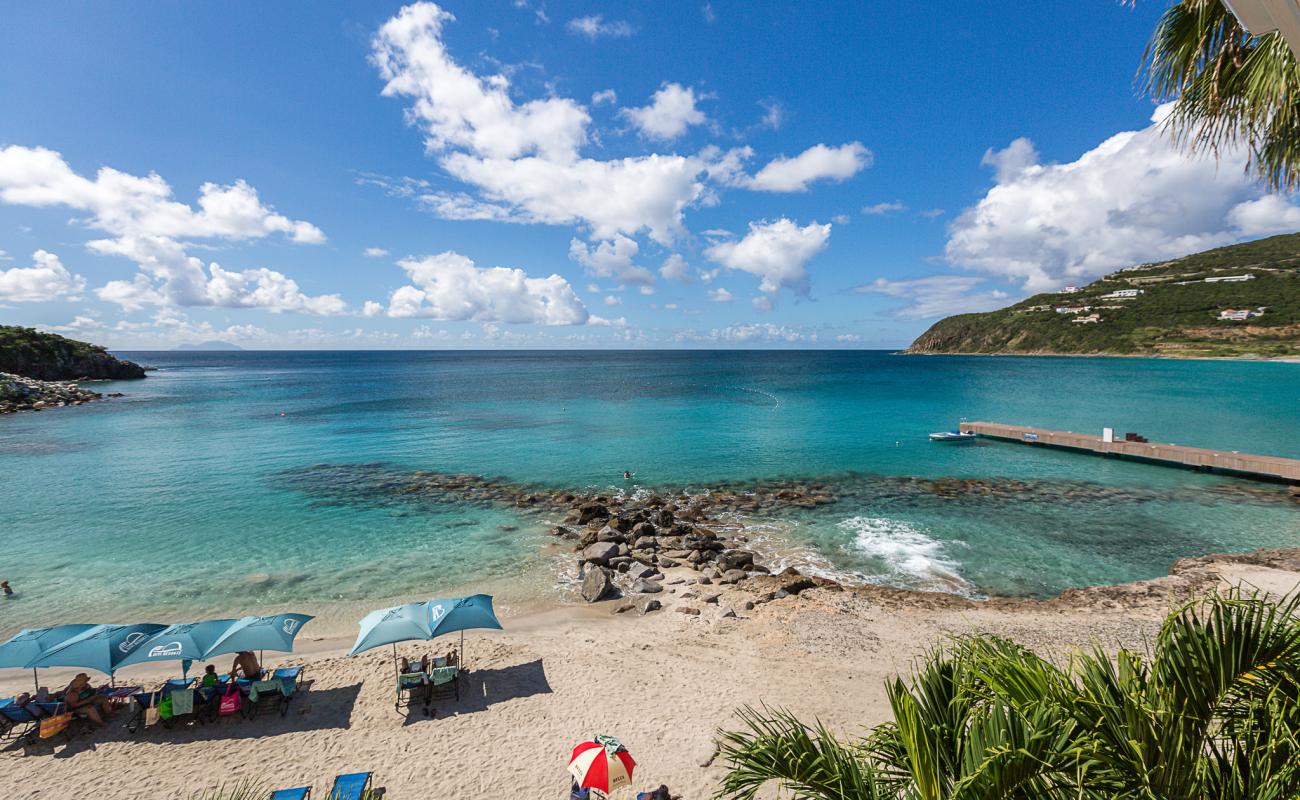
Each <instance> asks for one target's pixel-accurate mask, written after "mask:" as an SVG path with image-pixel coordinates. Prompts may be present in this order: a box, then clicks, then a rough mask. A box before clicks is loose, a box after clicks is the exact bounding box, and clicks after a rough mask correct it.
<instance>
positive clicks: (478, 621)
mask: <svg viewBox="0 0 1300 800" xmlns="http://www.w3.org/2000/svg"><path fill="white" fill-rule="evenodd" d="M471 628H493V629H496V630H501V623H500V622H498V621H497V617H496V613H495V612H494V611H493V610H492V596H491V595H486V594H475V595H470V596H469V597H452V598H447V599H443V600H426V601H424V602H420V603H407V604H406V605H404V606H394V607H392V608H381V609H380V610H378V611H372V612H370V613H369V614H367V615H366V616H365V618H363V619H362V620H361V632H360V633H359V634H358V636H357V643H356V644H355V645H353V646H352V650H351V651H349V652H348V655H350V656H355V655H357V654H358V653H364V652H365V651H367V650H370V649H372V648H375V647H381V646H383V645H386V644H391V645H393V657H394V659H396V657H397V642H409V641H423V640H427V639H433V638H436V637H438V636H442V635H443V634H447V633H455V632H457V631H465V630H469V629H471ZM460 645H461V647H460V651H461V653H462V654H463V653H464V652H465V636H464V634H463V633H462V634H461V640H460ZM462 663H463V659H462Z"/></svg>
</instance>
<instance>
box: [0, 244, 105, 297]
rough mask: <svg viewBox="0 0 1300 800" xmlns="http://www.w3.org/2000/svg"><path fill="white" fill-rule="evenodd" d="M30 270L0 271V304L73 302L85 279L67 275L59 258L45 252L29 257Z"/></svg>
mask: <svg viewBox="0 0 1300 800" xmlns="http://www.w3.org/2000/svg"><path fill="white" fill-rule="evenodd" d="M32 264H33V265H32V266H30V267H13V268H12V269H6V270H0V302H4V301H9V302H14V303H40V302H44V301H47V300H56V299H59V298H67V299H69V300H75V299H77V298H78V297H79V296H80V295H81V293H82V292H83V291H85V289H86V279H85V278H83V277H81V276H80V275H73V274H72V273H71V272H68V269H67V267H65V266H63V262H61V261H59V257H58V256H56V255H54V254H53V253H49V252H46V251H45V250H37V251H36V252H35V253H32Z"/></svg>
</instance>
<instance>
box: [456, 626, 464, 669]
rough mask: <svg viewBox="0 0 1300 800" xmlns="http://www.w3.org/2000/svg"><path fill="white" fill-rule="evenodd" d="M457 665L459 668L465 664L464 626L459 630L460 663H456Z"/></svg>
mask: <svg viewBox="0 0 1300 800" xmlns="http://www.w3.org/2000/svg"><path fill="white" fill-rule="evenodd" d="M457 666H459V667H461V668H464V666H465V629H464V628H461V631H460V664H458V665H457Z"/></svg>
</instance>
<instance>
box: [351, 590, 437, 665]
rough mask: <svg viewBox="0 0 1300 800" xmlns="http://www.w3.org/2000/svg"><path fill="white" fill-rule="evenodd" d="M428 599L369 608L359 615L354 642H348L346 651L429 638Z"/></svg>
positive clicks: (430, 629)
mask: <svg viewBox="0 0 1300 800" xmlns="http://www.w3.org/2000/svg"><path fill="white" fill-rule="evenodd" d="M431 602H434V601H430V600H423V601H421V602H419V603H407V604H406V605H403V606H393V607H392V608H381V609H379V610H378V611H371V612H370V613H369V614H367V615H365V617H363V618H362V620H361V631H360V633H358V634H357V643H356V644H354V645H352V649H351V650H349V651H348V655H350V656H355V655H357V654H358V653H364V652H365V651H367V650H370V649H373V648H375V647H383V646H384V645H386V644H396V643H397V642H409V641H413V640H422V639H432V638H433V628H432V623H431V619H430V616H429V604H430V603H431Z"/></svg>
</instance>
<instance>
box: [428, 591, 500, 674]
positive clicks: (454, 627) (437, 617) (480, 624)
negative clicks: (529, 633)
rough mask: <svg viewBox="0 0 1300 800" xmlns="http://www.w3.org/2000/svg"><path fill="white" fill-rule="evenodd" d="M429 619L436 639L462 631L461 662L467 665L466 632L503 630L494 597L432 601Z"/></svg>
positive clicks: (481, 596)
mask: <svg viewBox="0 0 1300 800" xmlns="http://www.w3.org/2000/svg"><path fill="white" fill-rule="evenodd" d="M429 618H430V620H431V624H430V627H431V628H432V635H431V636H430V637H429V638H430V639H435V638H437V637H439V636H442V635H443V634H445V633H455V632H456V631H460V661H461V663H462V664H463V663H465V631H467V630H472V629H474V628H488V629H491V630H498V631H499V630H501V623H500V622H499V621H498V620H497V615H496V612H495V611H493V610H492V595H490V594H472V595H470V596H469V597H456V598H452V599H449V600H431V601H430V602H429Z"/></svg>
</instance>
